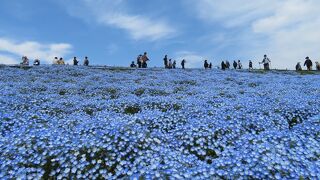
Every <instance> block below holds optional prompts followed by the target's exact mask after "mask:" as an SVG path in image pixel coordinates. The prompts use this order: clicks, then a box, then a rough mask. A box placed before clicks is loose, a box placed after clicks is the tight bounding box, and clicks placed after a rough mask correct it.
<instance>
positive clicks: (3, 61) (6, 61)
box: [0, 54, 18, 64]
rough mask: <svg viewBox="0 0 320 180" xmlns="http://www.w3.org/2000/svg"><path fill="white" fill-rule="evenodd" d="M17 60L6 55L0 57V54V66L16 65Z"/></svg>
mask: <svg viewBox="0 0 320 180" xmlns="http://www.w3.org/2000/svg"><path fill="white" fill-rule="evenodd" d="M17 63H18V61H17V59H15V58H13V57H10V56H7V55H1V54H0V64H17Z"/></svg>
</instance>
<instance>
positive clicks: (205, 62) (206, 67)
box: [203, 60, 209, 69]
mask: <svg viewBox="0 0 320 180" xmlns="http://www.w3.org/2000/svg"><path fill="white" fill-rule="evenodd" d="M203 66H204V69H208V68H209V64H208V61H207V60H204V63H203Z"/></svg>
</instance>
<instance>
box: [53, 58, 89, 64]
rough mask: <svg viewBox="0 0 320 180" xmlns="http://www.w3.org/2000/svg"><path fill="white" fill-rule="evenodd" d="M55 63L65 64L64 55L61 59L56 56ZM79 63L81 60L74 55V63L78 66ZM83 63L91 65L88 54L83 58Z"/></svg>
mask: <svg viewBox="0 0 320 180" xmlns="http://www.w3.org/2000/svg"><path fill="white" fill-rule="evenodd" d="M53 64H54V65H65V61H64V60H63V58H62V57H60V58H59V59H58V57H54V60H53ZM78 64H79V61H78V59H77V57H73V65H74V66H77V65H78ZM83 65H84V66H89V59H88V57H87V56H86V57H85V58H84V60H83Z"/></svg>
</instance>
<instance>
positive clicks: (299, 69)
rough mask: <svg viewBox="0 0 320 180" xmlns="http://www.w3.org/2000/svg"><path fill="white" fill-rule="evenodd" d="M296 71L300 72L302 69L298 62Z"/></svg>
mask: <svg viewBox="0 0 320 180" xmlns="http://www.w3.org/2000/svg"><path fill="white" fill-rule="evenodd" d="M296 71H302V67H301V64H300V62H298V63H297V65H296Z"/></svg>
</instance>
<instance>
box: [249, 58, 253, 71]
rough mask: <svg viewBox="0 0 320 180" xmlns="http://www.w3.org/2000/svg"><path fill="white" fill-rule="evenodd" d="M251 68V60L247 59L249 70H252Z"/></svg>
mask: <svg viewBox="0 0 320 180" xmlns="http://www.w3.org/2000/svg"><path fill="white" fill-rule="evenodd" d="M252 69H253V67H252V61H251V60H249V70H252Z"/></svg>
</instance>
